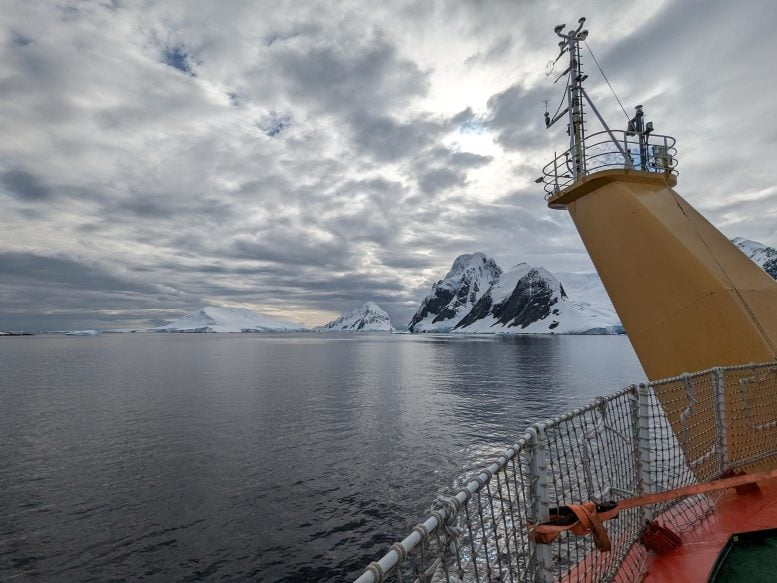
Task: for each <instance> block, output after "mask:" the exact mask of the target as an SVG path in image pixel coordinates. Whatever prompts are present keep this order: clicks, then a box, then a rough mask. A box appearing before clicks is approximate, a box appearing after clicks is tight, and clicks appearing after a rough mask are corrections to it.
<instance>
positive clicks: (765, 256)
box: [731, 237, 777, 279]
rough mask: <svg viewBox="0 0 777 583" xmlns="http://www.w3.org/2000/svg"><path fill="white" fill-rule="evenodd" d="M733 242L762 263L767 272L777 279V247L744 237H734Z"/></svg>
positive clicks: (750, 256)
mask: <svg viewBox="0 0 777 583" xmlns="http://www.w3.org/2000/svg"><path fill="white" fill-rule="evenodd" d="M731 242H732V243H734V245H736V246H737V247H739V249H740V250H741V251H742V252H743V253H744V254H745V255H747V256H748V257H749V258H750V259H752V260H753V261H755V262H756V263H757V264H758V265H760V266H761V268H762V269H763V270H764V271H765V272H766V273H768V274H769V275H771V276H772V277H773V278H774V279H777V249H775V248H774V247H769V246H768V245H764V244H763V243H759V242H757V241H750V240H749V239H745V238H743V237H734V238H733V239H731Z"/></svg>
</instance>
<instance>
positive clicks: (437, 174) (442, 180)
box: [418, 168, 466, 194]
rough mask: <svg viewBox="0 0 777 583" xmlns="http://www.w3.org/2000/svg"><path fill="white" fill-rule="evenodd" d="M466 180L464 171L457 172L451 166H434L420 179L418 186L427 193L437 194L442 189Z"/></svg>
mask: <svg viewBox="0 0 777 583" xmlns="http://www.w3.org/2000/svg"><path fill="white" fill-rule="evenodd" d="M465 182H466V176H465V175H464V174H463V173H462V172H456V171H454V170H451V169H450V168H434V169H432V170H428V171H427V172H424V173H423V174H422V175H421V176H420V177H419V179H418V186H419V187H420V188H421V191H422V192H424V193H426V194H437V193H438V192H440V191H441V190H445V189H447V188H450V187H451V186H457V185H461V184H464V183H465Z"/></svg>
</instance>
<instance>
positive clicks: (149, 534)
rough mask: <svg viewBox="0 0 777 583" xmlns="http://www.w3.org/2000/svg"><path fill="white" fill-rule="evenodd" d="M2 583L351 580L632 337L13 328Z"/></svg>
mask: <svg viewBox="0 0 777 583" xmlns="http://www.w3.org/2000/svg"><path fill="white" fill-rule="evenodd" d="M0 343H1V344H2V347H0V348H1V349H0V541H2V544H0V580H7V579H12V578H23V579H29V580H50V579H62V580H84V579H89V578H98V579H100V578H102V579H104V578H118V579H122V578H138V577H143V578H146V579H151V580H153V579H158V580H171V579H205V578H209V577H212V578H218V579H223V580H235V581H242V580H246V579H260V580H266V581H304V580H332V581H334V580H341V579H345V578H348V577H351V576H353V575H355V573H356V571H357V570H358V569H359V568H360V567H362V566H363V565H364V564H365V563H366V562H368V561H369V560H372V559H373V558H375V556H376V555H378V554H380V553H382V552H383V551H384V550H385V547H386V546H387V544H389V543H390V542H393V540H394V539H396V538H397V537H400V536H403V535H404V534H406V532H407V531H408V529H409V528H411V527H412V525H414V524H415V523H416V522H417V520H418V519H419V518H421V517H422V516H423V515H425V513H426V512H427V511H428V506H429V504H430V502H431V499H432V498H433V496H434V494H435V493H436V492H439V491H446V490H450V489H451V488H452V487H453V484H454V483H456V482H457V481H458V480H460V479H461V478H462V476H464V475H466V474H469V473H471V471H473V470H474V469H475V468H476V467H478V466H479V465H481V464H482V463H484V462H486V461H491V459H492V458H493V457H494V456H495V455H496V454H497V453H499V452H501V451H502V450H503V449H504V447H505V446H507V445H509V444H510V443H512V442H513V440H514V439H515V437H516V436H517V435H518V434H519V433H520V432H521V431H522V430H523V429H524V428H525V427H526V425H527V424H528V423H529V422H530V421H534V420H536V419H537V418H545V417H549V416H551V415H555V414H557V413H558V412H560V411H562V410H564V409H568V408H570V407H572V406H577V405H578V404H580V401H581V400H587V399H589V398H591V397H593V396H594V395H597V394H606V393H609V392H612V391H613V390H615V389H617V388H620V387H621V386H623V385H625V384H628V383H629V382H633V381H635V380H639V379H640V378H641V377H642V372H641V369H640V367H639V365H638V364H637V362H636V359H635V357H634V355H633V353H632V351H631V348H630V347H629V345H628V341H627V340H626V339H625V338H623V337H564V336H545V337H500V336H488V337H451V336H407V335H395V336H387V335H367V336H338V335H311V334H306V335H281V336H275V335H223V336H222V335H213V336H204V335H194V336H189V335H158V336H157V335H154V336H145V335H143V336H141V335H114V336H104V337H101V338H46V337H34V338H18V339H17V338H15V339H0Z"/></svg>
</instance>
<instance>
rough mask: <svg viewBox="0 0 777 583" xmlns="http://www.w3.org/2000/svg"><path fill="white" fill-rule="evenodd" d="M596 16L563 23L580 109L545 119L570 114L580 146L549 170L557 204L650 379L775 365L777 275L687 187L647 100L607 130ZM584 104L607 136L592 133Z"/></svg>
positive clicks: (573, 94) (574, 101)
mask: <svg viewBox="0 0 777 583" xmlns="http://www.w3.org/2000/svg"><path fill="white" fill-rule="evenodd" d="M584 20H585V19H580V21H579V22H580V26H579V27H578V28H577V30H576V31H570V32H569V33H567V34H562V33H561V30H562V29H563V26H558V27H556V33H557V34H558V35H559V36H560V37H561V38H562V39H563V40H562V41H561V42H560V43H559V45H560V46H561V54H562V55H563V54H564V53H566V52H568V53H569V55H570V67H569V69H567V71H565V73H567V72H569V73H570V80H569V84H568V86H567V94H568V104H569V106H568V107H567V109H566V110H565V111H563V112H561V113H559V114H558V115H556V116H555V117H554V118H553V119H550V116H549V115H548V114H547V113H546V115H545V118H546V126H548V127H550V126H552V125H553V124H554V123H555V122H556V121H558V120H559V119H562V118H563V116H565V114H567V113H569V122H568V123H569V126H568V127H569V130H568V133H569V135H570V148H569V150H567V151H566V152H564V153H562V154H561V155H559V156H557V157H556V159H555V160H554V161H553V162H551V163H550V164H548V165H547V166H546V167H545V170H544V176H543V181H544V183H545V190H546V192H547V193H548V197H547V199H548V205H549V206H550V208H554V209H566V210H567V211H569V214H570V216H571V217H572V220H573V221H574V223H575V226H576V227H577V230H578V232H579V233H580V236H581V238H582V240H583V243H584V244H585V247H586V249H587V250H588V253H589V254H590V256H591V259H592V260H593V263H594V265H595V267H596V269H597V271H598V272H599V275H600V277H601V279H602V282H603V283H604V287H605V288H606V290H607V293H608V294H609V296H610V299H611V300H612V303H613V305H614V306H615V309H616V311H617V312H618V316H619V317H620V319H621V322H622V324H623V327H624V329H625V331H626V333H627V334H628V336H629V339H630V341H631V343H632V345H633V347H634V350H635V352H636V353H637V357H638V358H639V360H640V362H641V364H642V366H643V368H644V369H645V372H646V373H647V376H648V378H650V379H651V380H656V379H660V378H666V377H671V376H675V375H679V374H682V373H684V372H690V371H696V370H702V369H706V368H711V367H716V366H726V365H734V364H747V363H751V362H765V361H769V360H774V359H775V358H777V281H775V280H773V279H772V278H771V277H770V276H769V275H768V274H767V273H766V272H765V271H763V270H762V269H761V268H760V267H758V265H756V264H755V263H754V262H753V261H751V260H750V259H749V258H748V257H747V256H745V255H744V253H742V252H741V251H740V250H739V249H738V248H737V247H736V246H735V245H734V244H733V243H731V242H730V241H729V240H728V239H727V238H726V237H725V236H724V235H723V234H722V233H721V232H720V231H718V230H717V229H716V228H715V227H714V226H713V225H712V224H711V223H710V222H709V221H707V220H706V219H705V218H704V217H703V216H702V215H701V214H699V212H697V211H696V210H695V209H694V208H693V207H692V206H691V205H690V204H689V203H688V202H687V201H686V200H684V199H683V198H682V197H681V196H680V195H679V194H677V192H675V190H674V189H673V187H674V186H675V185H676V183H677V178H676V175H677V172H676V169H675V168H676V159H675V157H674V152H675V150H674V139H672V138H670V137H668V136H657V135H655V134H653V133H652V131H653V125H652V123H648V124H645V123H644V122H643V113H642V108H641V106H639V107H638V108H637V115H636V116H635V118H634V119H632V120H631V122H630V123H629V128H628V129H627V130H626V131H618V130H610V128H609V127H608V126H607V125H606V123H605V122H604V120H603V119H602V118H601V116H600V115H599V112H598V111H597V110H596V107H595V106H594V104H593V103H592V102H591V100H590V98H589V97H588V95H587V93H586V92H585V90H584V89H583V87H582V82H583V81H584V80H585V78H586V77H585V76H584V75H582V73H581V70H580V58H579V41H581V40H584V39H585V37H586V36H587V31H584V30H581V29H582V25H583V22H584ZM559 56H561V55H559ZM562 75H563V74H562ZM583 100H585V101H586V102H587V103H588V104H589V106H590V108H591V110H592V111H593V112H594V113H595V114H596V116H597V118H598V119H599V121H600V122H601V123H602V125H603V126H604V130H603V131H601V132H597V133H594V134H586V133H585V131H584V129H583V127H582V124H583V122H582V118H583V115H582V104H583ZM578 125H579V127H578ZM581 156H582V159H581Z"/></svg>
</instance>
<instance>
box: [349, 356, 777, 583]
mask: <svg viewBox="0 0 777 583" xmlns="http://www.w3.org/2000/svg"><path fill="white" fill-rule="evenodd" d="M763 369H766V370H767V376H768V375H770V374H771V373H772V372H777V362H768V363H761V364H746V365H736V366H728V367H714V368H709V369H705V370H702V371H697V372H695V373H690V374H683V375H679V376H676V377H671V378H666V379H661V380H656V381H652V382H649V383H642V384H640V385H636V384H633V385H629V386H628V387H626V388H623V389H621V390H619V391H617V392H615V393H613V394H611V395H609V396H606V397H597V398H596V399H594V400H592V401H591V402H589V403H587V404H586V405H584V406H581V407H578V408H576V409H572V410H569V411H567V412H565V413H562V414H560V415H558V416H556V417H553V418H550V419H547V420H546V421H544V422H538V423H533V424H532V425H531V426H529V427H528V428H527V430H526V431H524V432H523V433H522V434H521V435H520V437H519V438H518V440H517V441H516V442H515V444H514V445H512V446H510V447H509V448H507V449H506V450H505V452H504V453H503V454H502V455H500V456H499V457H498V458H497V459H496V460H495V461H494V462H493V463H491V464H490V465H489V466H487V467H486V468H485V469H483V470H481V471H480V472H478V473H477V474H476V475H475V476H474V477H472V478H470V479H469V480H468V481H467V482H466V484H465V486H464V487H462V488H460V489H459V490H458V491H457V492H456V493H455V494H453V495H452V496H450V497H443V496H440V497H438V498H437V500H435V503H434V504H433V506H432V512H431V514H430V515H429V516H428V517H427V518H426V520H425V521H424V522H422V523H420V524H418V525H417V526H416V527H415V528H414V529H413V531H412V532H411V533H410V534H409V535H408V536H407V537H405V538H404V539H403V540H402V541H401V542H397V543H394V545H392V547H391V550H389V551H388V552H387V553H386V554H385V555H384V556H383V557H381V558H380V559H379V560H378V561H376V562H373V563H371V564H370V565H369V566H368V568H367V570H366V571H365V572H364V573H363V574H362V575H361V576H360V577H359V578H358V579H357V580H356V583H379V582H380V581H383V577H384V575H388V574H389V573H391V572H392V571H393V570H394V569H395V568H396V567H397V566H398V565H399V564H400V563H401V562H402V561H404V559H405V558H406V557H407V556H408V555H409V554H410V553H412V552H413V551H415V550H416V549H417V548H418V547H419V546H421V549H422V554H423V546H422V545H424V544H425V543H426V542H427V541H428V540H429V539H430V537H431V536H433V535H436V536H440V534H441V533H440V530H441V529H443V530H444V531H445V532H444V533H442V534H443V535H446V536H447V535H448V534H449V533H450V532H451V529H450V528H449V527H453V526H455V521H456V519H457V518H458V517H460V516H462V514H460V510H461V509H462V508H463V507H465V506H466V505H467V503H468V502H469V501H470V499H472V497H473V496H475V495H478V496H479V495H481V493H482V491H483V489H484V488H487V487H488V488H489V489H490V488H491V487H492V486H493V483H492V482H491V481H492V478H493V477H494V476H495V475H498V473H499V472H500V471H501V472H505V471H506V466H507V465H508V464H509V463H510V462H511V461H512V462H515V461H516V460H517V459H518V458H519V456H521V455H526V454H527V453H528V455H529V456H531V455H533V454H532V452H533V451H536V449H537V446H538V445H540V447H541V444H539V443H538V436H540V435H544V434H546V433H547V432H548V431H553V430H556V429H559V428H560V427H561V426H562V425H563V424H565V423H569V422H575V421H576V420H578V419H581V418H583V417H584V416H585V415H586V414H592V413H593V414H594V415H596V414H599V415H600V417H601V423H602V431H606V430H608V426H607V423H608V422H607V420H606V413H605V411H607V408H608V406H616V405H617V404H618V403H619V401H620V400H622V399H623V398H624V397H626V398H627V399H630V400H631V401H630V402H632V403H633V404H634V407H633V410H632V413H631V414H632V415H634V416H635V418H633V419H632V421H633V422H634V427H633V429H634V431H635V433H634V435H633V437H634V439H635V441H634V445H635V451H634V460H633V464H634V467H633V468H632V470H633V471H634V472H635V479H636V481H637V484H636V486H637V488H638V489H639V490H640V491H644V492H649V491H654V490H655V489H656V488H660V486H661V484H656V483H655V482H654V480H653V478H651V474H650V472H651V471H653V469H655V468H653V469H651V468H648V467H643V466H645V464H649V463H652V462H651V456H654V455H657V454H656V452H652V453H651V451H650V443H647V442H645V443H642V441H645V437H646V436H647V434H648V433H649V427H648V425H645V424H646V423H648V415H647V412H648V410H649V409H651V408H652V409H653V414H656V412H658V414H660V415H661V417H662V418H663V419H664V421H666V418H665V417H664V413H663V410H662V409H661V406H660V405H658V406H657V408H656V405H655V404H653V403H652V402H651V403H650V404H649V403H648V402H647V400H646V399H647V396H648V394H649V393H652V392H653V391H654V389H657V390H658V391H663V390H666V388H667V387H670V386H671V385H672V384H673V383H676V384H679V385H681V386H682V385H683V383H685V384H688V383H689V382H690V383H691V384H690V386H691V387H692V386H693V381H696V380H699V381H700V382H701V381H703V379H705V378H708V379H710V380H711V382H712V383H714V387H713V391H712V397H711V398H712V399H713V401H714V402H713V409H714V414H715V415H719V414H720V413H719V412H720V410H721V409H722V408H724V407H723V405H722V404H720V403H717V401H716V400H720V399H721V398H726V399H727V398H728V397H724V392H723V388H724V384H725V379H724V376H725V375H724V373H734V374H733V375H732V376H733V377H734V378H735V380H737V382H738V383H739V385H741V384H742V383H743V382H744V381H743V380H742V379H738V378H736V374H737V373H740V372H742V371H748V370H752V371H754V376H753V378H755V375H756V373H755V371H757V370H763ZM769 371H770V372H769ZM747 378H749V377H747ZM747 382H749V381H747ZM740 390H741V389H740ZM653 398H654V397H653ZM694 403H695V401H694ZM637 404H638V405H637ZM748 406H749V405H748ZM746 413H747V412H746ZM748 414H749V413H748ZM718 421H721V422H722V421H723V420H722V419H719V420H718ZM577 422H578V423H579V422H580V421H577ZM609 429H612V428H609ZM718 430H720V428H718ZM724 431H725V429H724ZM718 438H719V442H721V441H725V435H724V436H718ZM661 439H665V438H664V437H662V438H661ZM685 445H686V446H687V445H688V444H685ZM715 446H716V444H713V447H715ZM727 449H728V448H727V447H726V446H724V447H720V448H718V449H717V450H716V451H715V453H716V454H717V455H718V456H723V457H726V458H727V456H728V451H727ZM768 457H777V451H771V450H770V451H769V452H761V453H760V454H756V456H755V457H753V458H752V459H750V458H740V459H739V460H733V461H735V462H736V463H734V464H731V463H730V462H731V461H732V460H729V459H728V458H727V459H720V460H718V462H719V470H720V472H721V473H722V472H723V471H725V470H727V469H732V468H734V469H736V468H737V467H743V466H744V465H746V464H747V463H751V462H754V461H758V460H759V459H761V458H768ZM518 461H520V460H518ZM654 461H656V463H659V462H658V460H657V459H656V460H654ZM670 462H671V460H667V461H664V462H661V463H665V464H666V463H670ZM584 463H585V462H584ZM542 464H543V468H542V469H541V471H543V472H547V468H546V467H544V466H545V462H544V460H543V461H542ZM686 464H689V462H687V461H686ZM530 465H531V464H530ZM551 466H552V462H551ZM551 470H552V468H551ZM662 471H663V470H662ZM529 472H530V473H529V475H528V476H527V477H528V478H529V480H530V481H534V482H533V483H535V482H536V481H537V480H538V477H537V476H533V475H531V472H532V470H529ZM567 477H570V476H567ZM545 479H547V476H546V477H545ZM489 484H490V485H489ZM529 491H530V492H533V490H531V488H530V489H529ZM489 492H490V490H489ZM516 495H517V493H516ZM536 495H538V494H537V493H530V494H528V496H529V497H532V496H536ZM589 495H590V493H589ZM535 502H536V501H534V502H533V501H532V500H528V499H525V500H524V503H525V504H527V505H528V506H530V507H538V503H535ZM554 502H558V501H554ZM545 503H547V500H545ZM666 508H668V506H664V507H663V510H661V511H664V510H665V509H666ZM500 518H504V517H500ZM643 524H644V522H643ZM512 526H513V528H515V527H516V524H515V523H513V525H512ZM484 536H485V532H484ZM539 546H542V547H544V545H534V548H535V550H536V547H539ZM546 550H547V548H542V549H540V551H543V552H545V551H546ZM475 560H476V557H474V556H473V557H472V561H475ZM530 560H532V561H534V562H532V563H531V565H533V568H534V569H535V574H536V575H537V576H538V577H540V578H541V577H542V573H541V571H542V568H543V565H542V561H541V560H540V561H537V560H534V559H530ZM438 561H441V562H442V563H444V555H443V557H442V558H441V559H438ZM439 566H440V563H439V562H436V563H434V564H433V567H439ZM527 568H528V567H527Z"/></svg>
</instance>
